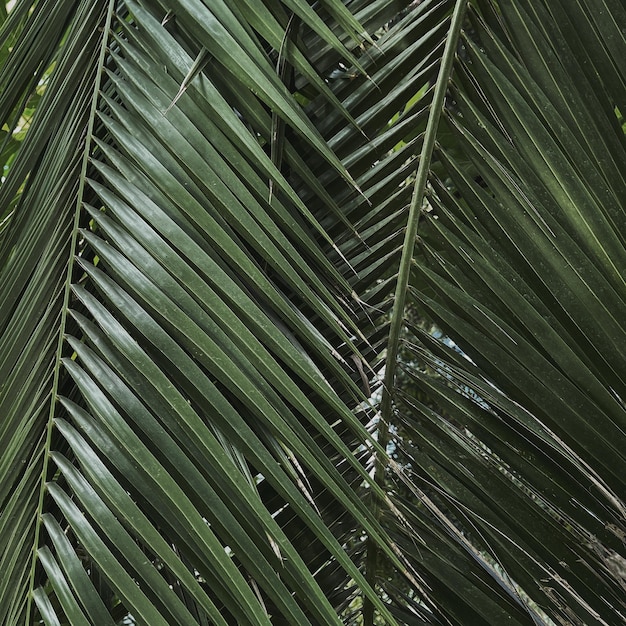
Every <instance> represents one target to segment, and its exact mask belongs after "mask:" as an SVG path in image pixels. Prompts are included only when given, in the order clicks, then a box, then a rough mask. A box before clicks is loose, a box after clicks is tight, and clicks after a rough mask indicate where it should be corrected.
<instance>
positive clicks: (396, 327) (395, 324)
mask: <svg viewBox="0 0 626 626" xmlns="http://www.w3.org/2000/svg"><path fill="white" fill-rule="evenodd" d="M466 9H467V0H456V4H455V6H454V11H453V13H452V19H451V22H450V30H449V31H448V37H447V41H446V45H445V48H444V52H443V57H442V60H441V66H440V67H439V73H438V75H437V82H436V84H435V92H434V94H433V101H432V104H431V109H430V114H429V117H428V123H427V125H426V132H425V135H424V143H423V145H422V151H421V153H420V157H419V165H418V168H417V174H416V177H415V184H414V187H413V195H412V197H411V204H410V207H409V216H408V219H407V226H406V231H405V234H404V244H403V246H402V256H401V259H400V268H399V270H398V279H397V283H396V291H395V297H394V304H393V310H392V313H391V324H390V329H389V339H388V341H387V355H386V358H385V378H384V384H383V390H382V399H381V410H380V418H379V419H380V421H379V424H378V441H379V443H380V446H381V448H382V449H383V450H386V448H387V445H388V443H389V435H390V433H389V424H390V420H391V413H392V409H393V389H394V385H395V379H396V369H397V360H398V350H399V345H400V332H401V330H402V324H403V321H404V309H405V305H406V294H407V290H408V285H409V276H410V270H411V261H412V260H413V253H414V249H415V238H416V236H417V227H418V224H419V218H420V214H421V211H422V202H423V199H424V191H425V189H426V183H427V181H428V174H429V172H430V163H431V159H432V153H433V148H434V147H435V140H436V137H437V130H438V128H439V120H440V119H441V113H442V112H443V105H444V99H445V95H446V90H447V89H448V82H449V79H450V75H451V73H452V67H453V63H454V57H455V55H456V50H457V44H458V41H459V35H460V33H461V28H462V26H463V19H464V17H465V11H466ZM386 467H387V457H386V456H382V455H380V454H378V455H376V461H375V469H374V481H375V482H376V484H378V485H380V486H381V487H384V481H385V470H386ZM375 515H376V517H377V518H380V515H381V507H380V502H378V501H376V500H375ZM377 569H378V550H377V547H376V545H375V544H374V543H373V542H372V541H370V540H368V547H367V560H366V578H367V580H368V582H369V583H370V584H371V585H372V586H373V585H374V584H375V581H376V570H377ZM363 624H364V626H373V624H374V607H373V606H372V604H371V602H369V600H368V599H367V598H365V599H364V602H363Z"/></svg>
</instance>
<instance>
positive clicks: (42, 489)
mask: <svg viewBox="0 0 626 626" xmlns="http://www.w3.org/2000/svg"><path fill="white" fill-rule="evenodd" d="M115 2H116V0H109V6H108V8H107V12H106V19H105V26H104V29H103V31H102V33H103V34H102V42H101V48H100V55H99V57H98V66H97V70H96V76H95V80H94V89H93V97H92V101H91V109H90V111H89V119H88V122H87V133H86V137H85V147H84V151H83V160H82V165H81V172H80V182H79V187H78V191H77V194H76V206H75V209H74V221H73V225H72V239H71V242H70V251H69V258H68V265H67V273H66V279H65V290H64V293H63V305H62V308H61V320H60V322H59V337H58V342H57V350H56V356H55V361H56V365H55V368H54V377H53V380H52V389H51V392H50V411H49V413H48V424H47V428H46V443H45V446H44V451H43V460H42V468H41V483H40V486H39V502H38V505H37V517H36V519H35V537H34V539H33V550H32V560H31V567H30V575H29V581H30V582H29V593H28V599H27V605H26V620H25V622H24V623H25V624H30V622H31V611H32V603H33V597H34V596H33V594H34V587H35V569H36V566H37V560H38V557H37V552H38V547H39V538H40V530H41V516H42V512H43V505H44V498H45V493H46V480H47V477H48V467H49V461H50V449H51V447H52V432H53V426H54V414H55V407H56V400H57V395H58V389H59V379H60V370H61V357H62V354H63V344H64V341H65V338H64V335H65V327H66V323H67V312H68V308H69V301H70V293H71V284H72V274H73V269H74V257H75V254H76V247H77V241H78V228H79V221H80V214H81V209H82V204H83V193H84V189H85V179H86V174H87V164H88V162H89V152H90V149H91V138H92V134H93V128H94V121H95V117H96V110H97V105H98V94H99V93H100V86H101V81H102V74H103V68H104V61H105V57H106V49H107V43H108V33H109V31H110V29H111V22H112V19H113V13H114V9H115Z"/></svg>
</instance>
